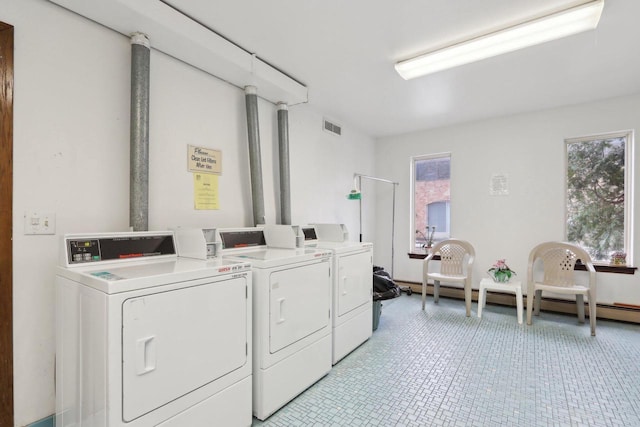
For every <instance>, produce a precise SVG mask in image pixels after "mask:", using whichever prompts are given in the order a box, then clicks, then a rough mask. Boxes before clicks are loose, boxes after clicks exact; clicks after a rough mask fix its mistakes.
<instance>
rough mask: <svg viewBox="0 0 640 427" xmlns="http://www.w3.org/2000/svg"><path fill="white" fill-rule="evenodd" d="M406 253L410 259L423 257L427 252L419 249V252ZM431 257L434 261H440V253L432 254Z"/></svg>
mask: <svg viewBox="0 0 640 427" xmlns="http://www.w3.org/2000/svg"><path fill="white" fill-rule="evenodd" d="M408 255H409V258H411V259H425V258H426V257H427V255H429V254H428V253H426V252H424V251H420V252H409V253H408ZM433 259H434V260H436V261H440V255H434V256H433Z"/></svg>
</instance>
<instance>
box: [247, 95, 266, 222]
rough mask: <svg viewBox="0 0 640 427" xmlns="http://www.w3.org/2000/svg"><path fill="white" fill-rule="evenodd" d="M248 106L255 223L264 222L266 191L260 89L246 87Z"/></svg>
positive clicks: (252, 199) (250, 166)
mask: <svg viewBox="0 0 640 427" xmlns="http://www.w3.org/2000/svg"><path fill="white" fill-rule="evenodd" d="M244 92H245V99H246V108H247V135H248V139H249V169H250V173H251V201H252V205H253V225H258V224H264V223H265V217H264V192H263V189H262V163H261V161H260V159H261V156H260V130H259V124H258V90H257V89H256V87H255V86H246V87H245V88H244Z"/></svg>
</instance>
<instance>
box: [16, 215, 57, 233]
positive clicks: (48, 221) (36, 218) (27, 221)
mask: <svg viewBox="0 0 640 427" xmlns="http://www.w3.org/2000/svg"><path fill="white" fill-rule="evenodd" d="M24 234H56V214H55V212H46V211H41V210H28V211H26V212H25V213H24Z"/></svg>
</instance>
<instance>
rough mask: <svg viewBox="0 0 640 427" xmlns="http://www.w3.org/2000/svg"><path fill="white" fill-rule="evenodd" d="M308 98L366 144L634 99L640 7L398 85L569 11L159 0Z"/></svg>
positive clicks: (551, 1)
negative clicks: (491, 35) (454, 52)
mask: <svg viewBox="0 0 640 427" xmlns="http://www.w3.org/2000/svg"><path fill="white" fill-rule="evenodd" d="M165 3H167V4H170V5H172V6H174V7H175V8H177V9H179V10H180V11H182V12H183V13H186V14H187V15H189V16H191V17H193V18H194V19H196V20H198V21H199V22H201V23H203V24H204V25H206V26H208V27H210V28H211V29H213V30H214V31H216V32H217V33H219V34H221V35H223V36H224V37H226V38H228V39H229V40H231V41H233V42H234V43H236V44H238V45H240V46H241V47H243V48H244V49H246V50H248V51H250V52H252V53H255V54H256V55H257V56H258V57H260V58H261V59H263V60H264V61H266V62H268V63H269V64H271V65H273V66H274V67H276V68H278V69H280V70H282V71H284V72H285V73H287V74H289V75H290V76H291V77H293V78H295V79H296V80H298V81H300V82H302V83H303V84H305V85H306V86H307V87H308V90H309V102H310V103H311V104H313V105H314V107H315V108H316V109H318V110H319V111H321V112H323V113H324V114H325V115H326V116H328V117H329V118H332V119H334V120H335V121H337V122H338V123H340V124H342V125H343V126H346V125H348V126H353V127H355V128H357V129H359V130H360V131H362V132H364V133H366V134H368V135H371V136H373V137H381V136H388V135H395V134H401V133H406V132H412V131H416V130H420V129H427V128H433V127H439V126H444V125H450V124H454V123H460V122H465V121H472V120H478V119H485V118H488V117H493V116H500V115H506V114H513V113H518V112H525V111H533V110H540V109H547V108H552V107H557V106H562V105H569V104H576V103H582V102H586V101H592V100H597V99H603V98H609V97H615V96H619V95H624V94H629V93H634V92H638V91H640V1H638V0H606V1H605V7H604V11H603V14H602V18H601V20H600V24H599V26H598V28H597V29H596V30H594V31H589V32H585V33H582V34H578V35H575V36H571V37H568V38H565V39H562V40H557V41H553V42H549V43H546V44H543V45H539V46H534V47H531V48H528V49H524V50H521V51H517V52H513V53H510V54H506V55H502V56H499V57H495V58H490V59H487V60H484V61H481V62H477V63H474V64H469V65H465V66H461V67H459V68H456V69H453V70H448V71H443V72H440V73H437V74H434V75H430V76H426V77H422V78H418V79H414V80H410V81H405V80H403V79H402V78H401V77H400V76H399V75H398V74H397V73H396V72H395V70H394V68H393V65H394V63H395V62H397V61H398V60H400V59H406V58H407V57H411V56H414V55H415V54H417V53H420V52H425V51H428V50H431V49H433V48H436V47H440V46H443V45H447V44H450V43H451V42H453V41H457V40H460V39H462V38H465V37H467V36H471V35H478V34H480V33H483V32H486V31H488V30H493V29H496V28H497V27H502V26H504V24H506V23H513V22H515V21H518V20H520V19H524V18H528V17H531V16H536V15H539V14H541V13H542V12H545V11H548V10H554V9H556V8H558V7H562V6H565V5H570V4H574V3H576V1H575V0H536V1H532V0H482V1H478V0H402V1H390V0H386V1H384V0H322V1H320V0H273V1H264V0H216V1H211V0H165Z"/></svg>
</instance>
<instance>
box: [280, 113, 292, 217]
mask: <svg viewBox="0 0 640 427" xmlns="http://www.w3.org/2000/svg"><path fill="white" fill-rule="evenodd" d="M278 148H279V153H280V222H281V223H282V224H287V225H291V173H290V171H289V110H288V109H287V104H285V103H284V102H279V103H278Z"/></svg>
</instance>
